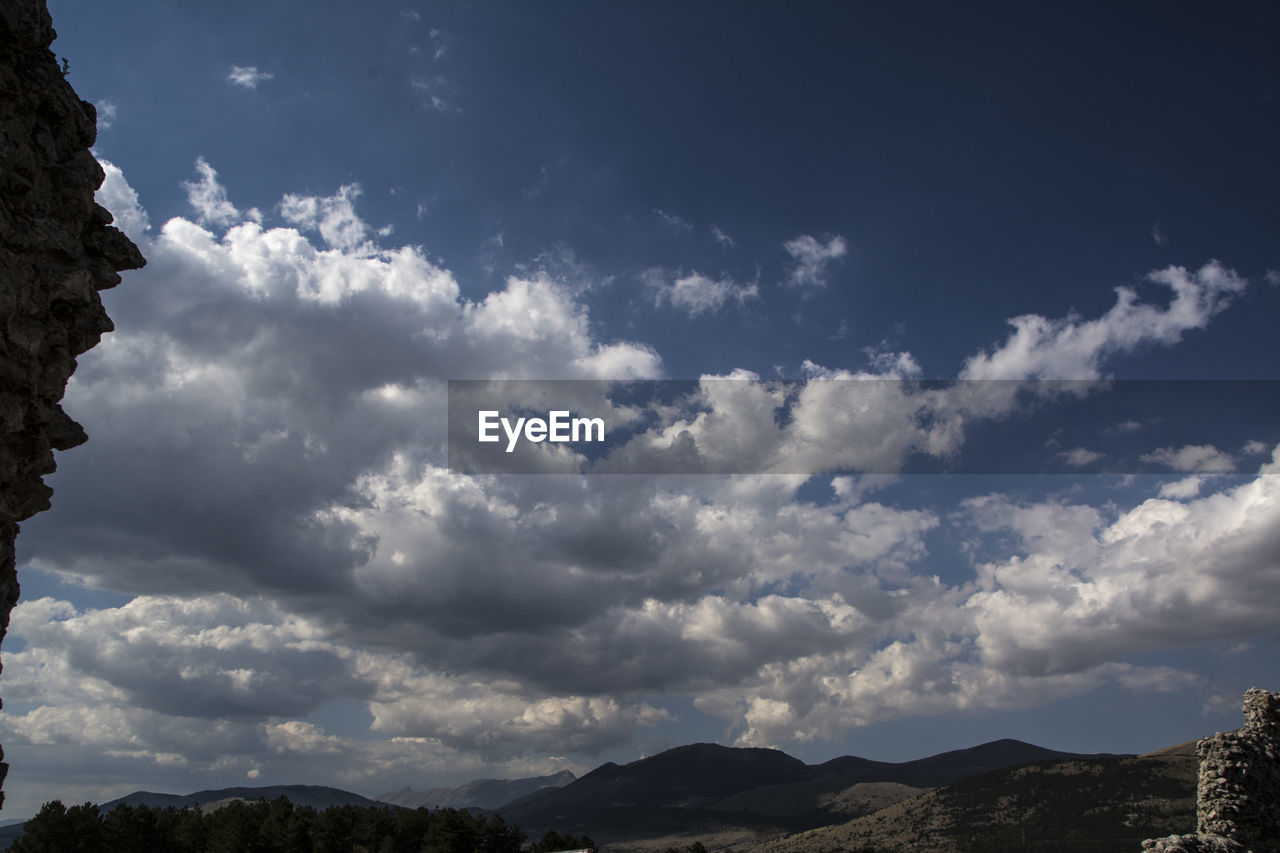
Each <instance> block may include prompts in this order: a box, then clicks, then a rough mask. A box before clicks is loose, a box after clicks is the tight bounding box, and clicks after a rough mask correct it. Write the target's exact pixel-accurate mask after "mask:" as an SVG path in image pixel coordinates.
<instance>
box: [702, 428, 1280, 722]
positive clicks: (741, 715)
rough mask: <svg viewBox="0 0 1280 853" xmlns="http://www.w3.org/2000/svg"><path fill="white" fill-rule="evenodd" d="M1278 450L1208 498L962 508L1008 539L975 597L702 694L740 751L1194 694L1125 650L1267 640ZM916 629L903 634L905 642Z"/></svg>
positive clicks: (950, 597)
mask: <svg viewBox="0 0 1280 853" xmlns="http://www.w3.org/2000/svg"><path fill="white" fill-rule="evenodd" d="M1277 473H1280V448H1277V449H1276V451H1275V454H1274V455H1273V458H1272V461H1270V462H1269V463H1267V464H1266V465H1264V466H1263V467H1262V468H1261V470H1260V471H1259V475H1258V476H1257V477H1256V478H1255V479H1252V480H1250V481H1248V482H1246V483H1244V484H1242V485H1239V486H1236V487H1234V488H1231V489H1228V490H1225V491H1222V492H1218V493H1215V494H1212V495H1207V496H1204V497H1200V498H1196V499H1192V500H1183V501H1170V500H1167V499H1163V498H1160V499H1151V500H1148V501H1146V502H1144V503H1142V504H1140V505H1138V506H1136V507H1134V508H1133V509H1130V510H1127V511H1123V512H1120V513H1118V514H1116V515H1115V516H1114V517H1112V518H1107V517H1106V515H1105V513H1104V512H1103V511H1101V510H1098V509H1096V508H1094V507H1090V506H1081V505H1071V504H1065V503H1060V502H1046V503H1018V502H1014V501H1011V500H1009V499H1007V498H1005V497H1003V496H999V495H990V496H986V497H982V498H975V499H970V500H967V501H965V502H964V505H963V511H964V513H965V514H966V516H967V517H968V518H969V519H970V521H971V523H973V524H974V525H975V527H976V528H977V529H979V530H982V531H985V532H988V533H990V532H1003V533H1005V534H1010V535H1013V536H1015V537H1016V538H1017V547H1016V548H1015V550H1016V551H1017V552H1018V553H1017V554H1013V555H1009V556H1005V557H1002V558H1000V559H997V560H994V561H985V562H979V563H977V564H976V566H975V568H976V571H977V582H976V584H975V585H974V586H972V587H970V586H954V587H948V586H946V585H942V584H940V583H938V582H937V580H936V579H934V583H933V584H932V585H930V584H929V583H927V582H926V581H925V580H924V579H921V578H917V579H916V582H915V584H914V585H913V586H912V587H911V588H910V589H909V591H908V590H904V591H903V593H904V594H903V596H902V598H901V599H900V601H899V602H898V608H899V609H898V611H897V613H896V614H895V618H894V619H893V620H892V623H891V626H890V627H889V628H888V630H886V631H885V632H884V634H883V636H887V637H888V638H889V639H890V641H889V642H888V643H887V644H882V645H878V646H877V645H874V644H869V645H860V644H852V646H851V647H850V648H847V649H843V650H840V651H835V652H825V653H820V654H816V655H810V656H803V657H799V656H798V657H792V658H791V659H789V660H786V661H780V662H777V663H773V664H768V665H766V666H764V667H762V668H761V669H760V670H759V672H758V673H757V675H756V677H755V678H753V679H750V680H749V682H748V684H749V687H748V688H747V689H745V690H744V689H742V688H741V687H739V688H737V689H727V688H726V689H718V690H711V691H707V692H705V693H704V694H702V695H701V696H700V697H699V699H698V700H697V701H698V706H699V707H700V708H702V709H703V710H705V711H707V712H708V713H714V714H717V715H719V716H722V717H724V718H725V719H726V720H728V721H730V722H731V723H732V724H733V726H734V728H735V731H737V732H738V735H737V742H738V743H739V744H741V745H766V744H776V743H782V742H786V741H797V740H798V741H804V740H808V739H811V738H813V737H832V736H836V735H837V734H838V733H839V732H841V731H844V730H847V729H848V728H850V727H856V726H859V725H864V724H867V723H870V722H872V721H875V720H881V719H886V718H892V717H897V716H907V715H918V714H935V713H955V712H962V711H972V710H977V709H988V708H1009V707H1029V706H1034V705H1037V704H1041V703H1044V702H1049V701H1053V700H1054V699H1058V698H1063V697H1066V696H1071V695H1078V694H1080V693H1083V692H1086V691H1088V690H1090V689H1093V688H1095V687H1097V686H1099V685H1101V684H1105V683H1112V684H1116V685H1119V686H1121V687H1124V688H1126V689H1133V690H1144V691H1150V690H1175V689H1185V688H1187V687H1189V686H1192V685H1196V684H1198V683H1200V682H1199V678H1198V677H1197V676H1196V675H1193V674H1192V673H1189V672H1186V671H1183V670H1178V669H1176V668H1173V667H1167V666H1138V665H1135V664H1131V663H1127V662H1125V661H1124V660H1123V658H1124V657H1125V656H1126V655H1127V654H1132V653H1134V652H1137V651H1144V650H1152V649H1168V648H1174V647H1180V646H1184V645H1185V644H1186V643H1188V642H1194V641H1198V640H1214V639H1227V638H1231V637H1236V636H1241V635H1248V634H1250V633H1254V632H1261V631H1269V630H1270V627H1269V626H1270V625H1271V623H1272V622H1273V621H1274V614H1275V611H1276V607H1277V606H1280V563H1277V559H1276V554H1280V533H1277V531H1278V530H1280V525H1278V524H1277V522H1280V478H1277V477H1276V476H1275V475H1276V474H1277ZM907 626H911V633H910V635H907V634H906V633H901V634H900V633H898V632H899V631H903V632H905V630H906V627H907Z"/></svg>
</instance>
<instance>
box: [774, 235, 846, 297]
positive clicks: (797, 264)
mask: <svg viewBox="0 0 1280 853" xmlns="http://www.w3.org/2000/svg"><path fill="white" fill-rule="evenodd" d="M782 248H784V249H786V250H787V254H788V255H790V256H791V259H792V262H793V264H792V267H791V272H790V274H789V275H788V276H787V280H786V283H787V284H789V285H791V286H792V287H799V288H804V289H808V290H816V289H819V288H823V287H826V285H827V279H826V268H827V265H828V264H829V263H831V261H833V260H836V259H837V258H843V257H844V256H845V255H846V254H847V253H848V246H847V245H846V244H845V241H844V238H843V237H841V236H840V235H838V234H837V235H836V236H834V237H829V238H827V242H826V243H825V244H824V243H822V241H820V240H818V239H816V238H814V237H811V236H809V235H808V234H801V235H800V236H799V237H796V238H795V239H792V240H788V241H787V242H785V243H783V244H782Z"/></svg>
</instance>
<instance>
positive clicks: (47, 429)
mask: <svg viewBox="0 0 1280 853" xmlns="http://www.w3.org/2000/svg"><path fill="white" fill-rule="evenodd" d="M55 37H56V34H55V33H54V30H53V23H52V20H51V19H50V17H49V12H48V9H47V8H46V7H45V0H0V640H2V639H3V638H4V634H5V632H6V631H7V629H8V626H9V612H10V611H11V610H12V609H13V606H14V604H16V603H17V600H18V580H17V571H16V568H17V566H16V561H15V555H14V539H15V537H16V536H17V534H18V522H20V521H22V520H24V519H27V518H30V517H31V516H32V515H34V514H35V513H37V512H40V511H41V510H44V509H48V508H49V497H50V495H51V494H52V493H53V491H52V489H50V488H49V487H48V486H46V485H45V484H44V482H43V480H42V479H41V478H42V477H43V475H45V474H48V473H50V472H52V471H53V470H54V467H55V466H54V460H53V451H54V450H66V449H68V448H71V447H75V446H76V445H78V444H82V443H83V442H84V441H85V440H86V438H87V436H86V435H85V431H84V429H82V428H81V426H80V425H79V424H78V423H76V422H75V421H73V420H72V419H71V418H70V417H68V416H67V414H66V413H65V412H63V411H62V407H61V406H60V405H59V401H61V399H62V395H63V392H64V391H65V390H66V386H67V379H68V378H70V376H71V374H72V372H73V371H74V370H75V369H76V356H78V355H80V354H81V353H83V352H84V351H85V350H87V349H89V348H90V347H92V346H94V345H95V344H97V343H98V341H99V339H100V338H101V336H102V333H103V332H109V331H111V330H112V328H113V326H112V324H111V320H110V319H109V318H108V317H107V314H106V312H105V311H104V310H103V308H102V300H101V298H99V296H98V291H99V290H103V289H105V288H109V287H114V286H115V285H117V284H119V283H120V275H119V272H120V271H121V270H130V269H137V268H139V267H141V266H142V265H143V264H144V263H145V260H144V259H143V257H142V254H141V253H140V252H139V251H138V248H137V247H136V246H135V245H133V243H131V242H130V241H129V239H128V238H127V237H125V236H124V234H122V233H121V232H120V231H118V230H117V229H115V228H112V227H111V225H110V223H111V221H112V217H111V214H110V213H108V212H107V211H106V209H104V208H102V207H100V206H98V205H97V204H95V203H94V200H93V195H94V191H95V190H97V188H98V187H99V186H100V185H101V184H102V180H103V177H104V175H103V171H102V167H101V166H99V165H98V161H97V160H95V159H94V157H93V154H91V153H90V151H89V147H90V146H91V145H93V142H94V138H95V136H96V134H97V115H96V112H95V110H94V107H93V105H92V104H90V103H88V102H86V101H82V100H80V98H79V97H78V96H77V95H76V93H75V90H74V89H72V88H71V85H70V83H68V82H67V79H66V73H67V69H66V66H65V65H60V64H59V62H58V60H57V58H56V57H55V56H54V54H53V52H52V51H51V50H50V49H49V46H50V45H51V44H52V43H53V40H54V38H55ZM0 758H3V752H0ZM8 769H9V768H8V765H7V764H3V763H0V785H2V784H3V781H4V777H5V774H6V773H7V772H8ZM3 796H4V795H3V793H2V792H0V803H3V801H4V800H3Z"/></svg>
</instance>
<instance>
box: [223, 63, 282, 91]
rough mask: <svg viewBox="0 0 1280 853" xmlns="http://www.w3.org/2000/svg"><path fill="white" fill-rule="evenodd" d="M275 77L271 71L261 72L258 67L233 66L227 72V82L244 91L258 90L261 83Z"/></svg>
mask: <svg viewBox="0 0 1280 853" xmlns="http://www.w3.org/2000/svg"><path fill="white" fill-rule="evenodd" d="M274 77H275V75H274V74H272V73H271V72H269V71H259V70H258V67H257V66H256V65H233V66H231V70H230V71H228V72H227V82H228V83H230V84H231V85H233V86H239V87H241V88H242V89H256V88H258V84H259V83H263V82H265V81H267V80H271V79H273V78H274Z"/></svg>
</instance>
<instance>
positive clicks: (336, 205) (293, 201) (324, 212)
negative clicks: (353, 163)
mask: <svg viewBox="0 0 1280 853" xmlns="http://www.w3.org/2000/svg"><path fill="white" fill-rule="evenodd" d="M361 192H362V191H361V189H360V185H359V184H345V185H343V186H342V187H339V188H338V192H337V193H335V194H334V195H331V196H327V197H316V196H297V195H292V194H289V195H286V196H285V197H284V198H283V199H282V200H281V202H280V214H281V215H282V216H283V217H284V219H285V221H286V222H289V223H291V224H293V225H297V226H298V227H299V228H302V229H304V230H309V231H319V232H320V237H321V239H323V240H324V242H325V243H326V244H327V245H328V246H329V247H330V248H332V249H342V250H345V251H348V252H351V251H357V250H360V249H362V248H363V247H365V244H366V241H367V237H368V228H367V226H366V225H365V223H364V221H363V220H362V219H360V217H359V216H357V215H356V211H355V200H356V199H357V198H359V197H360V194H361ZM378 233H379V235H380V236H387V235H385V234H382V231H381V230H379V232H378Z"/></svg>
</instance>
